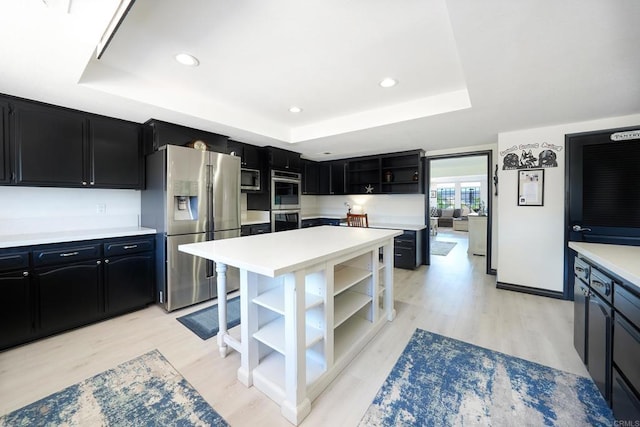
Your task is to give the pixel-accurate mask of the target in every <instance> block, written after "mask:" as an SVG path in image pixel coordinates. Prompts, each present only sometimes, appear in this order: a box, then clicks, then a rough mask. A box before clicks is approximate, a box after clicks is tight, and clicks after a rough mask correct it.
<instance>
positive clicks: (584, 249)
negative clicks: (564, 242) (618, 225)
mask: <svg viewBox="0 0 640 427" xmlns="http://www.w3.org/2000/svg"><path fill="white" fill-rule="evenodd" d="M569 247H570V248H571V249H573V250H574V251H576V252H578V253H580V254H582V255H584V256H585V257H587V258H589V259H590V260H591V261H593V262H595V263H597V264H599V265H601V266H602V267H604V268H606V269H607V270H610V271H611V272H612V273H615V274H617V275H618V276H620V277H622V278H623V279H625V280H628V281H629V282H631V283H633V284H634V285H636V286H638V287H640V246H625V245H608V244H603V243H585V242H569Z"/></svg>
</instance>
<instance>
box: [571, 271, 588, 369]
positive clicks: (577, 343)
mask: <svg viewBox="0 0 640 427" xmlns="http://www.w3.org/2000/svg"><path fill="white" fill-rule="evenodd" d="M588 306H589V286H588V285H587V284H586V283H583V282H582V281H581V280H580V279H579V278H578V277H576V278H575V284H574V286H573V347H574V348H575V349H576V351H577V352H578V355H579V356H580V359H582V363H585V364H586V363H587V329H588V323H587V320H588V319H587V312H588V311H587V308H588Z"/></svg>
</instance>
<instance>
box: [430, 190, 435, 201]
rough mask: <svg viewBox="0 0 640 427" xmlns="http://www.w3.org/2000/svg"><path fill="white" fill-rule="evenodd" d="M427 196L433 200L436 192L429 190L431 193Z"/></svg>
mask: <svg viewBox="0 0 640 427" xmlns="http://www.w3.org/2000/svg"><path fill="white" fill-rule="evenodd" d="M429 196H430V197H431V198H432V199H435V198H436V190H431V192H430V193H429Z"/></svg>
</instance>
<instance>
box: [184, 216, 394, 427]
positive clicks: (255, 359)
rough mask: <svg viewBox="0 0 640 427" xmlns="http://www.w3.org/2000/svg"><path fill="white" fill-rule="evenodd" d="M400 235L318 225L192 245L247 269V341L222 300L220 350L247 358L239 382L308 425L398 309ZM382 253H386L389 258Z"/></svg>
mask: <svg viewBox="0 0 640 427" xmlns="http://www.w3.org/2000/svg"><path fill="white" fill-rule="evenodd" d="M400 234H402V231H399V230H381V229H366V228H347V227H331V226H325V227H313V228H308V229H302V230H292V231H285V232H279V233H272V234H266V235H256V236H248V237H241V238H236V239H226V240H220V241H212V242H203V243H194V244H189V245H182V246H180V247H179V249H180V250H181V251H184V252H187V253H191V254H194V255H197V256H201V257H204V258H207V259H211V260H213V261H216V271H217V272H218V295H226V278H225V270H226V265H227V264H228V265H232V266H235V267H238V268H239V269H240V301H241V302H240V313H241V323H240V334H241V339H240V341H238V340H236V339H234V338H233V337H231V336H230V335H229V334H228V332H227V328H226V299H225V298H219V303H218V306H219V311H218V313H219V317H220V318H219V321H220V332H219V333H218V344H219V346H220V352H221V354H222V355H223V356H225V355H226V354H227V351H228V347H227V346H230V347H232V348H233V349H235V350H237V351H238V352H240V355H241V362H240V368H239V369H238V380H239V381H241V382H242V383H243V384H245V385H246V386H252V385H253V386H255V387H256V388H258V389H259V390H260V391H262V392H263V393H265V394H266V395H267V396H269V397H270V398H271V399H272V400H273V401H275V402H276V403H278V404H279V405H280V407H281V413H282V415H283V416H284V417H285V418H286V419H287V420H289V421H290V422H291V423H293V424H295V425H297V424H299V423H300V422H301V421H302V420H303V419H304V418H305V417H306V416H307V415H308V414H309V412H310V411H311V401H312V400H313V399H315V398H316V397H317V396H318V395H319V394H320V393H321V392H322V391H323V390H324V389H325V388H326V387H327V386H328V385H329V383H330V382H331V381H332V380H333V379H334V378H335V377H336V376H337V375H338V374H339V373H340V371H341V370H342V369H344V368H345V367H346V365H347V364H348V363H349V362H350V361H351V360H352V359H353V358H354V357H355V356H356V355H357V354H358V353H359V352H360V351H361V350H362V349H363V348H364V346H365V345H366V344H367V343H368V342H369V341H370V340H371V339H372V338H373V336H374V335H375V334H376V333H377V332H378V331H379V330H380V328H381V327H382V326H383V325H384V323H385V322H386V321H391V320H393V319H394V317H395V310H394V308H393V238H394V237H395V236H398V235H400ZM381 254H382V256H381Z"/></svg>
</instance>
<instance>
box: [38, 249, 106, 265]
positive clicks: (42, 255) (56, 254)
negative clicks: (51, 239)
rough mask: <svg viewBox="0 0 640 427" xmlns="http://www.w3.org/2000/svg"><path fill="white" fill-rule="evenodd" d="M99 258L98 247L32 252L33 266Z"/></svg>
mask: <svg viewBox="0 0 640 427" xmlns="http://www.w3.org/2000/svg"><path fill="white" fill-rule="evenodd" d="M99 257H100V245H78V246H65V247H58V248H48V249H41V250H38V249H37V250H34V251H33V265H34V266H35V267H40V266H43V265H53V264H60V263H71V262H76V261H82V260H87V259H92V258H99Z"/></svg>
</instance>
